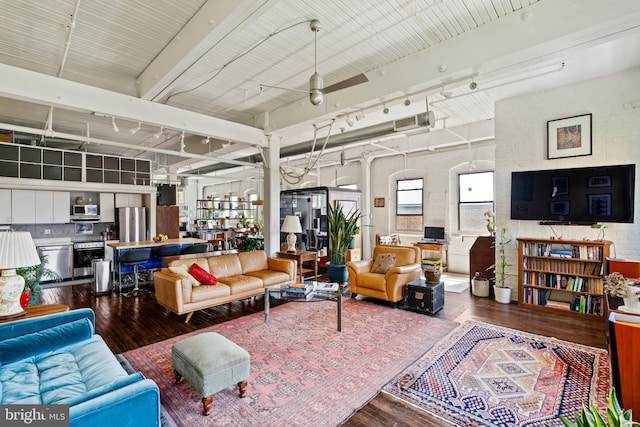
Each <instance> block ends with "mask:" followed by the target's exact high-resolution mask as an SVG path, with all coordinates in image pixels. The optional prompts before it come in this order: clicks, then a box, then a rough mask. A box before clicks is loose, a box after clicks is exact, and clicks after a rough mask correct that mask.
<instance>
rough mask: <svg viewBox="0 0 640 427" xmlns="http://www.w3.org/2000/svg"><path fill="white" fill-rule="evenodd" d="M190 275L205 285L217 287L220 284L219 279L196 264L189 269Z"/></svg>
mask: <svg viewBox="0 0 640 427" xmlns="http://www.w3.org/2000/svg"><path fill="white" fill-rule="evenodd" d="M189 274H191V275H192V276H193V277H195V278H196V280H197V281H198V282H200V283H202V284H203V285H210V286H212V285H215V284H217V283H218V278H217V277H216V276H214V275H213V274H210V273H209V272H207V270H205V269H204V268H202V267H200V266H199V265H198V264H196V263H195V262H194V263H193V264H191V267H190V268H189Z"/></svg>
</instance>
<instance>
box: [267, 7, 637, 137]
mask: <svg viewBox="0 0 640 427" xmlns="http://www.w3.org/2000/svg"><path fill="white" fill-rule="evenodd" d="M527 13H528V14H527ZM525 14H526V15H525ZM639 19H640V8H638V3H637V1H635V0H611V1H608V2H603V1H601V0H582V1H580V2H576V1H573V0H555V1H550V2H549V1H547V2H538V3H535V4H533V5H531V6H528V7H526V8H525V9H523V11H522V12H521V13H514V14H511V15H507V16H505V17H501V18H500V19H499V20H496V21H494V22H492V23H489V24H487V25H484V26H481V27H479V28H477V29H475V30H473V31H471V32H467V33H464V34H461V35H459V36H457V37H454V38H452V39H450V40H448V41H445V42H443V43H440V44H437V45H435V46H434V47H432V48H430V49H427V50H424V51H421V52H419V53H416V54H414V55H411V56H409V57H406V58H403V59H400V60H398V61H396V62H394V63H392V64H389V65H386V66H384V67H382V68H380V69H376V70H373V71H369V72H367V73H366V75H367V77H368V79H369V81H368V82H367V83H363V84H360V85H356V86H352V87H350V88H347V89H343V90H340V91H337V92H333V93H330V94H327V95H325V102H324V103H323V104H322V105H320V106H313V105H311V104H310V103H309V102H308V101H307V100H306V98H305V99H301V100H299V101H296V102H293V103H291V104H289V105H286V106H284V107H281V108H278V109H276V110H273V111H271V112H269V114H268V120H265V121H266V122H267V126H268V127H266V128H265V129H266V132H267V133H279V132H286V131H287V129H288V128H289V127H292V126H295V125H296V124H298V125H299V124H300V123H307V124H309V123H314V122H318V121H319V120H326V119H328V118H330V117H332V116H333V117H335V116H336V114H339V113H341V112H343V111H349V109H354V108H355V109H358V108H362V107H363V106H367V105H374V104H381V103H382V102H383V101H385V100H388V99H392V98H396V97H399V96H403V95H404V94H406V93H408V92H417V91H419V90H423V89H426V88H429V87H434V86H438V85H441V84H443V82H446V81H447V80H452V79H455V78H459V77H463V76H468V75H472V74H474V73H477V74H480V75H481V74H486V73H490V72H496V71H498V70H503V69H505V68H507V67H521V66H531V65H533V64H536V63H540V62H543V61H545V60H547V61H548V60H549V58H548V57H549V56H552V55H555V56H558V55H568V54H569V52H570V51H571V50H572V49H576V48H584V47H586V46H588V45H589V44H596V43H601V42H602V41H603V40H604V39H606V38H615V37H620V36H621V35H622V33H624V32H625V31H638V22H639ZM441 64H444V65H446V66H447V71H446V73H441V72H440V71H439V70H438V68H439V66H440V65H441Z"/></svg>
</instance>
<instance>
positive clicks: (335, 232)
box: [327, 205, 360, 284]
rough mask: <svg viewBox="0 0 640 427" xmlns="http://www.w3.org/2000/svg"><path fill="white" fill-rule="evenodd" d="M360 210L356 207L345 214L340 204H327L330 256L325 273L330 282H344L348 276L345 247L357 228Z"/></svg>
mask: <svg viewBox="0 0 640 427" xmlns="http://www.w3.org/2000/svg"><path fill="white" fill-rule="evenodd" d="M359 218H360V212H359V211H358V210H357V209H356V210H354V211H353V212H352V213H351V214H350V215H348V216H347V215H345V213H344V212H343V210H342V206H340V205H338V206H337V207H336V208H335V209H334V208H333V207H332V206H331V205H329V212H328V214H327V221H328V223H329V239H330V240H331V258H330V262H329V263H327V273H328V274H329V278H330V279H331V281H332V282H336V283H340V284H342V283H346V282H347V279H348V277H349V275H348V272H347V266H346V260H347V248H348V247H349V242H350V241H351V238H352V237H353V235H354V234H355V232H356V229H358V219H359Z"/></svg>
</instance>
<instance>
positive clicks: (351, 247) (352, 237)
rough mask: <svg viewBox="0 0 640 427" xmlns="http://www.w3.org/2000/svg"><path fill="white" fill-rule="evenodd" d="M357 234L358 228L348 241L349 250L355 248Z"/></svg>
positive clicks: (358, 232)
mask: <svg viewBox="0 0 640 427" xmlns="http://www.w3.org/2000/svg"><path fill="white" fill-rule="evenodd" d="M358 234H360V227H356V229H355V231H354V232H353V236H351V240H349V249H355V248H356V236H357V235H358Z"/></svg>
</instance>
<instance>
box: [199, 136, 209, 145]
mask: <svg viewBox="0 0 640 427" xmlns="http://www.w3.org/2000/svg"><path fill="white" fill-rule="evenodd" d="M201 142H202V144H203V145H205V144H208V143H209V137H206V138H202V141H201Z"/></svg>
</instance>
